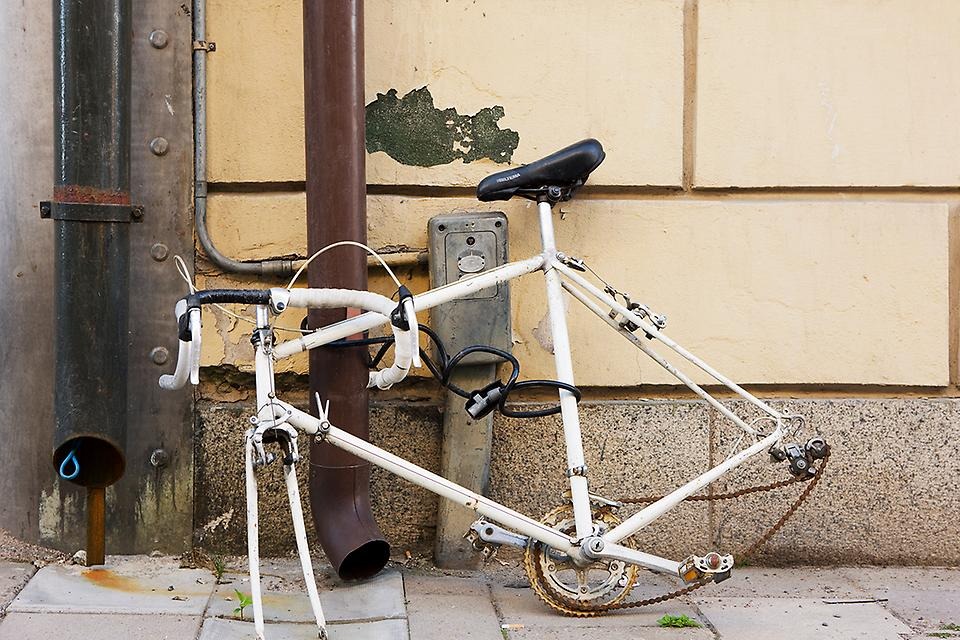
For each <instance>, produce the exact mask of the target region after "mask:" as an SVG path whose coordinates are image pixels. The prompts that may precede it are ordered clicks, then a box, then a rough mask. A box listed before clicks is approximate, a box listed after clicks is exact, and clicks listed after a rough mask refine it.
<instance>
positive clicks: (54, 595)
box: [7, 556, 214, 615]
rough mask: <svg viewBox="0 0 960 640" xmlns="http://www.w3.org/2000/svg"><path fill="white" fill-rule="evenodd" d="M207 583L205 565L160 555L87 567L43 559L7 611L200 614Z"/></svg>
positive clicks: (210, 578) (211, 581) (210, 582)
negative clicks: (191, 565) (196, 566)
mask: <svg viewBox="0 0 960 640" xmlns="http://www.w3.org/2000/svg"><path fill="white" fill-rule="evenodd" d="M213 587H214V579H213V576H212V575H211V574H210V572H209V571H203V570H200V569H180V568H178V564H177V562H176V561H175V560H171V559H166V558H164V559H158V558H144V557H140V556H133V557H130V558H126V559H117V560H113V559H111V561H110V564H107V565H105V566H101V567H91V568H87V567H80V566H77V565H47V566H46V567H44V568H42V569H40V570H39V571H38V572H37V574H36V575H35V576H34V577H33V579H31V580H30V582H29V583H28V584H27V586H26V587H24V589H23V591H21V592H20V595H18V596H17V597H16V599H14V601H13V602H12V603H11V604H10V606H9V607H7V612H8V613H11V612H19V613H118V614H119V613H140V614H145V613H153V614H158V613H162V614H178V615H202V614H203V612H204V610H205V609H206V607H207V602H208V600H209V599H210V594H211V593H212V592H213Z"/></svg>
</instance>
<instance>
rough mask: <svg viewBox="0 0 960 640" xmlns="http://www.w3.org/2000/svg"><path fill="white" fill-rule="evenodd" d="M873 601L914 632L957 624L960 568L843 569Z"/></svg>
mask: <svg viewBox="0 0 960 640" xmlns="http://www.w3.org/2000/svg"><path fill="white" fill-rule="evenodd" d="M843 571H844V573H845V574H846V575H847V576H848V577H849V579H850V580H851V581H852V582H854V583H856V584H859V585H860V586H861V587H862V588H863V590H864V591H865V592H867V593H868V594H869V595H870V596H872V597H874V598H886V599H887V602H885V603H884V606H885V607H886V608H887V609H889V610H890V611H892V612H893V613H895V614H896V615H897V617H899V618H900V619H901V620H903V621H905V622H906V623H907V624H909V625H910V626H911V627H913V628H914V629H915V630H917V631H922V632H931V631H939V630H941V627H942V626H943V625H947V624H960V569H954V568H942V567H939V568H938V567H870V568H863V569H861V568H848V569H844V570H843Z"/></svg>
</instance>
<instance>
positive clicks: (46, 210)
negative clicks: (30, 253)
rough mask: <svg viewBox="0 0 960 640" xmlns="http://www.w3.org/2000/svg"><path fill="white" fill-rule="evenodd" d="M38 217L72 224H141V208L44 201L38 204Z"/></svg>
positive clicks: (125, 205) (127, 205) (135, 206)
mask: <svg viewBox="0 0 960 640" xmlns="http://www.w3.org/2000/svg"><path fill="white" fill-rule="evenodd" d="M40 217H41V218H43V219H52V220H71V221H74V222H143V207H142V206H140V205H129V204H106V203H88V202H56V201H54V202H50V201H44V202H41V203H40Z"/></svg>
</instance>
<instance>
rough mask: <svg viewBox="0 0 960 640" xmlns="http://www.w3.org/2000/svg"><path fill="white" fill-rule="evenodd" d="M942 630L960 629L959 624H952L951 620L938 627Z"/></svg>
mask: <svg viewBox="0 0 960 640" xmlns="http://www.w3.org/2000/svg"><path fill="white" fill-rule="evenodd" d="M940 628H941V629H943V630H944V631H960V624H954V623H952V622H950V623H948V624H945V625H943V626H941V627H940Z"/></svg>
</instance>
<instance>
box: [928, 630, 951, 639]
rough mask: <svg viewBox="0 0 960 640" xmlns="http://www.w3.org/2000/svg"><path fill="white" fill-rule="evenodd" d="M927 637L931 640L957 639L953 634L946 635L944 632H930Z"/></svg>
mask: <svg viewBox="0 0 960 640" xmlns="http://www.w3.org/2000/svg"><path fill="white" fill-rule="evenodd" d="M927 636H929V637H931V638H956V637H957V636H955V635H954V634H952V633H948V632H946V631H931V632H930V633H928V634H927Z"/></svg>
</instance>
